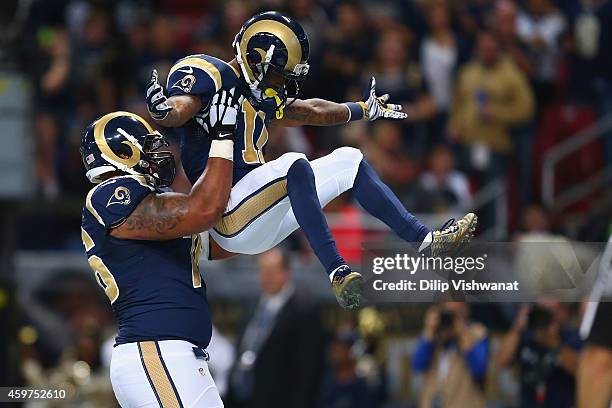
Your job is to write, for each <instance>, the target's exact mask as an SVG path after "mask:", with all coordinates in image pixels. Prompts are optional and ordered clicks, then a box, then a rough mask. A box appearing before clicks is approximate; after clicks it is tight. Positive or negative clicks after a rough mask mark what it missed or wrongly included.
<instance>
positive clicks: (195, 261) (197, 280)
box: [191, 234, 202, 288]
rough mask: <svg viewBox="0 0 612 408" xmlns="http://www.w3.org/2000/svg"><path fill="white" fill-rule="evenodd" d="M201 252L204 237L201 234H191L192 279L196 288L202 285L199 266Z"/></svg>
mask: <svg viewBox="0 0 612 408" xmlns="http://www.w3.org/2000/svg"><path fill="white" fill-rule="evenodd" d="M200 252H202V237H201V236H200V234H193V235H192V236H191V281H192V283H193V287H194V288H199V287H201V286H202V277H201V276H200V266H199V260H200Z"/></svg>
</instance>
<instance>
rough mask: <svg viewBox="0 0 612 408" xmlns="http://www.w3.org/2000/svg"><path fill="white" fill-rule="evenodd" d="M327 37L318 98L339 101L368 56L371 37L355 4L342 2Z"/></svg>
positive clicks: (365, 20)
mask: <svg viewBox="0 0 612 408" xmlns="http://www.w3.org/2000/svg"><path fill="white" fill-rule="evenodd" d="M332 27H333V29H332V30H330V32H329V33H328V35H327V39H326V47H325V48H326V50H325V52H324V54H323V61H322V69H323V72H322V74H321V76H320V82H319V84H320V85H323V84H325V85H324V86H319V87H317V88H316V90H317V91H318V92H320V94H319V95H318V97H323V98H326V99H330V100H334V101H339V100H342V97H343V96H344V95H345V94H346V91H347V89H348V87H349V86H351V85H352V84H354V83H355V82H356V81H358V79H359V78H360V76H361V71H362V68H363V66H364V65H365V64H366V63H367V61H368V60H369V59H370V57H371V55H372V50H373V48H374V43H375V40H376V38H375V36H373V35H372V33H371V32H369V30H368V20H367V18H366V16H365V15H364V13H363V10H362V9H361V7H360V5H359V4H358V3H357V2H352V1H343V2H342V3H340V4H339V5H338V7H337V9H336V22H335V24H333V25H332Z"/></svg>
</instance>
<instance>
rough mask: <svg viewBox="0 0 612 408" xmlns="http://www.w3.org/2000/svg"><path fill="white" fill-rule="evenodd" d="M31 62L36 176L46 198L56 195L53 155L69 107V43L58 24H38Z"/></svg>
mask: <svg viewBox="0 0 612 408" xmlns="http://www.w3.org/2000/svg"><path fill="white" fill-rule="evenodd" d="M40 32H41V35H39V38H38V44H37V47H36V48H37V49H36V51H35V56H33V57H32V58H33V59H35V60H36V61H35V62H34V61H33V64H32V65H30V66H29V67H28V68H27V69H28V70H30V71H33V72H32V74H34V76H35V81H36V82H35V83H36V87H35V90H36V99H35V100H36V105H37V106H36V118H35V122H34V123H35V132H36V136H37V143H36V176H37V177H38V182H39V189H40V193H41V194H42V196H43V197H45V198H47V199H54V198H56V197H57V196H58V195H59V194H60V191H61V189H60V180H59V176H58V169H57V156H58V150H59V146H60V141H61V138H60V135H61V133H62V132H61V131H62V128H63V125H64V124H65V119H66V116H67V114H68V112H69V110H70V109H71V107H72V104H71V100H70V88H69V86H70V73H71V67H72V64H71V53H72V44H71V41H70V37H69V36H68V33H67V32H66V31H65V30H64V29H62V28H58V27H41V28H40Z"/></svg>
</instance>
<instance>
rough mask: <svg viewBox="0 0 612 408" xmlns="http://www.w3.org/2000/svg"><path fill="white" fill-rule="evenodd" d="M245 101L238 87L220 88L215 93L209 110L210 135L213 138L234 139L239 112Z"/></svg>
mask: <svg viewBox="0 0 612 408" xmlns="http://www.w3.org/2000/svg"><path fill="white" fill-rule="evenodd" d="M243 101H244V96H242V95H241V94H240V93H239V92H238V91H236V88H232V89H230V90H224V89H221V90H219V91H218V92H217V93H216V94H214V95H213V97H212V100H211V103H210V111H209V112H208V123H209V125H210V135H211V136H212V138H213V139H220V140H226V139H232V138H233V137H234V131H235V130H236V123H237V121H238V113H239V112H240V108H241V106H242V102H243Z"/></svg>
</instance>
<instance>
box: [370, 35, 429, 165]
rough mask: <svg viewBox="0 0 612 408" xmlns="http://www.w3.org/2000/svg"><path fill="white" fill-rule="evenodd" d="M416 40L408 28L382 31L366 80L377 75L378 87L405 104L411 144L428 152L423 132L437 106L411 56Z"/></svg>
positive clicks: (419, 152)
mask: <svg viewBox="0 0 612 408" xmlns="http://www.w3.org/2000/svg"><path fill="white" fill-rule="evenodd" d="M413 42H414V37H413V35H412V33H411V32H410V31H409V30H407V29H406V28H404V27H394V28H391V29H387V30H386V31H384V32H382V34H381V37H380V39H379V41H378V43H377V44H376V57H375V59H374V66H373V67H372V68H371V69H368V70H367V71H366V72H368V74H367V76H366V77H365V78H364V79H367V80H369V79H370V77H371V76H372V75H373V76H375V77H376V89H379V90H380V92H381V93H388V94H390V95H392V96H393V103H399V104H401V105H402V107H403V109H404V111H405V112H406V113H407V114H408V118H407V123H406V124H405V130H406V133H407V135H408V136H409V137H408V139H407V142H408V143H407V144H408V145H409V146H410V148H411V150H412V151H413V152H415V153H416V154H422V153H425V151H426V148H427V146H428V144H429V143H430V140H429V139H428V138H427V134H426V133H424V132H422V131H419V130H420V127H419V125H421V126H422V124H423V123H424V122H428V121H430V120H431V119H433V118H434V116H435V115H436V113H437V107H436V104H435V101H434V99H433V98H432V97H431V95H430V94H429V91H428V89H427V84H426V82H425V80H424V78H423V70H422V69H421V66H420V64H418V63H417V62H415V61H413V60H412V59H411V55H410V53H411V48H412V45H413Z"/></svg>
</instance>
